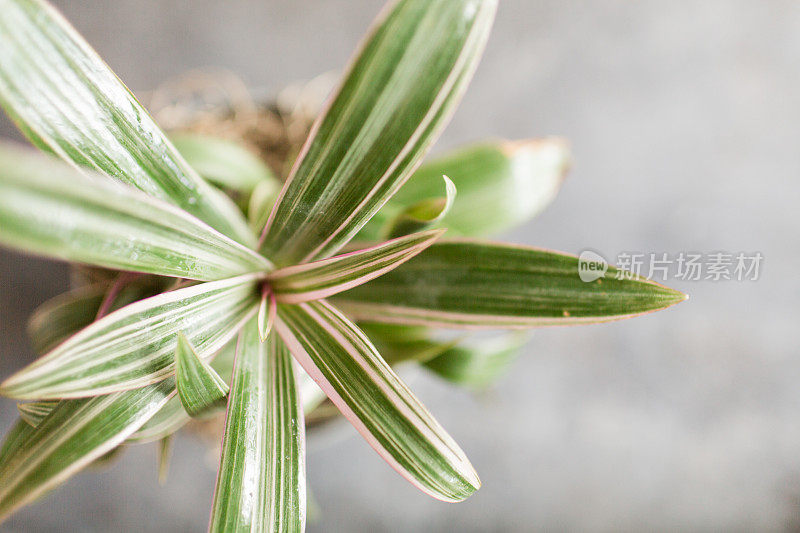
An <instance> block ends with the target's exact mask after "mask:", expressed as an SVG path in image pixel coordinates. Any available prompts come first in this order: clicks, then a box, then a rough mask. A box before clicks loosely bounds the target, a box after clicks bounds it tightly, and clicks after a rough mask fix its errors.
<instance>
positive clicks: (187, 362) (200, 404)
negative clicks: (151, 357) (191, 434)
mask: <svg viewBox="0 0 800 533" xmlns="http://www.w3.org/2000/svg"><path fill="white" fill-rule="evenodd" d="M175 375H176V378H177V383H178V396H180V399H181V403H182V404H183V408H184V409H186V412H187V413H189V415H190V416H192V417H195V418H202V417H206V416H209V415H212V414H214V413H216V412H217V411H220V410H222V409H224V408H225V406H226V405H227V401H228V391H229V390H230V389H229V388H228V385H226V384H225V381H224V380H223V379H222V378H221V377H220V376H219V374H217V373H216V372H215V371H214V369H213V368H211V366H210V365H209V364H208V363H206V362H205V361H203V360H202V359H200V357H198V355H197V352H195V351H194V348H193V347H192V345H191V343H190V342H189V339H187V338H186V336H185V335H184V334H183V333H182V332H179V333H178V345H177V347H176V348H175Z"/></svg>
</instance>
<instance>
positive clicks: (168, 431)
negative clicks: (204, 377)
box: [127, 336, 238, 444]
mask: <svg viewBox="0 0 800 533" xmlns="http://www.w3.org/2000/svg"><path fill="white" fill-rule="evenodd" d="M237 340H238V336H237V337H234V338H233V339H231V340H230V341H228V343H227V344H226V345H225V346H223V347H222V349H221V350H220V351H219V352H218V353H217V354H216V355H214V360H213V361H211V368H213V369H214V371H215V372H216V373H217V374H219V375H220V376H221V377H222V378H223V379H224V380H225V383H226V384H229V383H230V381H231V374H232V373H233V363H234V360H235V358H236V344H237ZM190 420H191V417H190V416H189V413H187V412H186V410H185V409H184V408H183V403H181V399H180V396H178V395H177V394H176V395H175V396H173V397H172V398H170V399H169V401H168V402H167V403H166V404H165V405H164V407H162V408H161V410H159V411H158V413H156V414H155V415H154V416H153V418H151V419H150V420H148V421H147V422H146V423H145V425H143V426H142V427H141V428H139V430H138V431H137V432H136V433H134V434H133V435H131V436H130V437H129V438H128V440H127V442H130V443H135V444H145V443H150V442H156V441H159V440H161V439H163V438H164V437H168V436H169V435H172V434H173V433H175V432H176V431H178V430H179V429H180V428H182V427H183V426H184V425H186V423H187V422H189V421H190Z"/></svg>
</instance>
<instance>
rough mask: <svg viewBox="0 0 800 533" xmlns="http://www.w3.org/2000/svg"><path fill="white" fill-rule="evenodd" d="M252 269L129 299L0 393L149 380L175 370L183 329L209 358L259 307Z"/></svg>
mask: <svg viewBox="0 0 800 533" xmlns="http://www.w3.org/2000/svg"><path fill="white" fill-rule="evenodd" d="M257 279H258V278H257V276H255V275H245V276H239V277H237V278H231V279H229V280H222V281H214V282H209V283H201V284H198V285H194V286H191V287H186V288H183V289H178V290H175V291H171V292H167V293H163V294H160V295H158V296H154V297H152V298H147V299H145V300H141V301H138V302H136V303H133V304H131V305H128V306H126V307H124V308H122V309H120V310H118V311H115V312H114V313H111V314H109V315H107V316H106V317H104V318H102V319H101V320H98V321H97V322H95V323H93V324H92V325H90V326H89V327H87V328H85V329H83V330H82V331H80V332H79V333H77V334H75V335H74V336H72V337H70V338H69V339H67V340H66V341H65V342H64V343H62V344H61V345H59V346H58V347H56V348H55V349H54V350H53V351H52V352H50V353H49V354H47V355H45V356H43V357H41V358H39V359H38V360H36V361H34V362H33V363H31V364H30V365H29V366H27V367H25V368H23V369H22V370H21V371H19V372H17V373H16V374H14V375H13V376H11V377H10V378H8V379H7V380H6V381H5V382H4V383H2V385H0V392H2V394H4V395H6V396H10V397H12V398H20V399H60V398H76V397H82V396H90V395H96V394H105V393H109V392H116V391H120V390H126V389H131V388H136V387H141V386H144V385H148V384H150V383H155V382H157V381H160V380H162V379H165V378H166V377H168V376H170V375H172V374H173V373H174V351H175V346H176V344H177V342H176V335H177V333H178V332H179V331H183V332H184V333H185V334H186V336H187V338H188V339H189V340H190V341H191V342H192V344H193V345H194V346H195V347H196V349H197V351H198V354H199V355H200V356H201V357H203V358H207V357H210V356H211V355H213V354H214V353H215V352H216V351H217V350H219V349H220V348H221V347H222V346H223V345H224V344H225V343H226V342H227V341H228V340H229V339H230V338H232V337H233V335H235V334H236V332H237V331H238V329H239V327H240V325H241V324H243V323H244V321H246V320H247V318H248V317H249V316H251V315H252V314H254V313H255V312H256V309H257V302H258V299H257V295H256V280H257Z"/></svg>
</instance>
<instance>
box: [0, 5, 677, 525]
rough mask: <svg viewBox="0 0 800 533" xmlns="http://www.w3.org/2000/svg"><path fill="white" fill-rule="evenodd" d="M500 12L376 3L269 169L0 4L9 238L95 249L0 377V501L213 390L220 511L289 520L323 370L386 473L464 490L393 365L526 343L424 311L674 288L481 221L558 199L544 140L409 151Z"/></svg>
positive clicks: (555, 147)
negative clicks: (191, 127) (162, 114)
mask: <svg viewBox="0 0 800 533" xmlns="http://www.w3.org/2000/svg"><path fill="white" fill-rule="evenodd" d="M495 9H496V0H399V1H397V2H395V3H393V4H391V5H390V6H389V7H388V8H387V9H385V10H384V12H383V14H382V15H381V16H380V18H379V19H378V21H377V22H376V23H375V25H374V27H373V29H372V31H371V32H370V34H369V36H368V38H367V39H366V40H365V41H364V43H363V44H362V46H361V48H360V49H359V51H358V53H357V55H356V56H355V58H354V60H353V61H352V63H351V65H350V67H349V68H348V70H347V72H346V74H345V76H344V79H343V81H342V83H341V85H340V86H339V87H338V89H337V90H336V91H334V93H333V96H332V97H331V98H330V99H329V103H328V105H327V106H326V107H325V109H324V110H323V111H322V112H321V113H320V114H319V117H318V118H317V120H316V121H315V123H314V125H313V127H312V128H311V130H310V133H309V135H308V138H307V141H306V142H305V144H304V145H303V146H302V149H300V150H299V153H297V154H296V158H293V161H294V162H293V165H291V171H290V172H289V173H288V175H287V176H286V178H285V180H284V181H285V183H284V184H283V186H282V188H281V184H280V180H279V179H277V178H275V177H274V175H273V174H272V173H271V172H270V170H269V169H268V168H267V167H266V166H265V165H264V163H263V162H262V161H261V160H260V159H258V158H257V157H254V156H253V155H252V154H251V153H250V152H248V151H246V150H243V149H242V148H241V147H240V146H238V145H235V144H231V143H230V142H227V141H223V140H219V139H208V138H204V137H202V136H200V137H198V136H191V135H183V136H178V137H176V138H175V144H173V142H172V141H170V140H168V138H167V137H166V135H165V134H164V133H163V132H162V130H160V129H159V127H158V126H157V125H156V124H155V122H154V121H153V119H152V118H151V117H150V115H149V114H148V113H147V111H145V110H144V109H143V107H142V106H141V105H140V104H139V103H138V101H137V100H136V99H135V98H134V97H133V96H132V95H131V93H130V92H129V91H128V90H127V89H126V87H125V86H124V85H123V84H122V83H121V82H120V81H119V80H118V79H117V77H116V76H115V75H114V74H113V73H112V72H111V71H110V70H109V69H108V67H107V66H106V65H105V64H104V63H103V62H102V60H101V59H100V58H99V57H98V56H97V55H96V54H95V52H94V51H93V50H92V49H91V48H90V47H89V45H88V44H87V43H86V42H84V41H83V39H81V37H80V36H79V35H78V34H77V33H76V32H75V30H74V29H73V28H72V27H70V26H69V24H68V23H67V22H66V21H65V20H64V19H63V18H62V17H61V16H60V15H59V14H58V13H57V12H56V11H55V10H54V9H53V8H52V7H50V6H49V5H47V4H45V3H44V0H0V104H2V107H3V108H4V109H5V111H6V112H7V113H8V115H9V116H10V117H11V119H12V120H13V121H14V122H15V123H16V124H17V126H18V127H19V128H20V130H21V131H22V132H23V133H24V134H25V135H26V136H27V137H28V139H29V140H30V141H31V142H32V143H33V144H34V145H36V146H37V147H38V148H40V149H42V150H43V151H44V152H46V153H47V154H48V155H41V154H38V155H37V154H34V153H32V152H30V151H28V150H27V149H22V148H18V147H12V146H8V145H3V146H0V242H1V243H3V244H5V245H7V246H10V247H13V248H17V249H20V250H24V251H28V252H32V253H36V254H40V255H43V256H46V257H51V258H58V259H64V260H68V261H72V262H75V263H79V264H82V265H85V266H83V267H81V268H80V269H79V270H78V271H79V272H80V273H82V276H81V277H82V279H83V281H82V282H79V283H77V284H76V288H74V289H73V290H72V291H71V292H69V293H66V294H64V295H62V296H60V297H58V298H56V299H55V300H54V301H51V302H48V303H47V304H45V305H44V306H43V307H42V308H41V309H40V310H39V311H37V313H36V315H35V316H34V317H33V318H32V320H31V325H30V329H31V335H32V338H33V343H34V348H35V349H36V350H37V351H38V352H40V353H41V354H42V356H41V357H40V358H39V359H38V360H36V361H34V362H33V363H31V364H29V365H28V366H26V367H25V368H23V369H21V370H20V371H18V372H17V373H16V374H14V375H12V376H10V377H8V378H7V379H6V380H5V381H4V382H3V383H2V385H1V386H0V392H2V394H3V395H5V396H7V397H9V398H13V399H16V400H24V402H23V403H20V404H19V408H20V413H21V418H20V421H19V422H18V423H17V424H16V425H15V426H14V427H13V428H12V429H11V432H10V433H9V435H8V437H7V438H6V441H5V443H4V444H3V446H2V449H0V519H2V518H4V517H7V516H8V515H9V514H10V513H11V512H12V511H14V510H15V509H17V508H18V507H20V506H21V505H24V504H26V503H29V502H31V501H32V500H34V499H35V498H37V497H38V496H40V495H42V494H44V493H46V492H47V491H49V490H50V489H52V488H53V487H55V486H56V485H58V484H59V483H61V482H63V481H64V480H65V479H67V478H68V477H69V476H71V475H72V474H74V473H75V472H77V471H79V470H80V469H82V468H84V467H86V466H87V465H89V464H90V463H93V462H96V461H100V460H102V459H104V458H105V457H107V456H108V455H109V454H112V453H114V451H115V450H117V449H118V448H119V447H120V446H121V445H123V444H124V443H131V442H151V441H156V440H161V441H162V450H163V452H164V454H166V453H168V439H169V437H170V435H171V434H172V433H174V432H175V431H177V430H178V429H179V428H180V427H181V426H183V425H184V424H185V423H186V422H187V421H188V420H189V419H190V417H201V418H207V417H213V416H214V415H215V414H216V413H217V412H219V413H221V412H223V411H225V409H226V407H227V411H226V418H225V430H224V431H225V433H224V439H223V446H222V452H221V458H220V465H219V474H218V478H217V486H216V492H215V496H214V501H213V510H212V515H211V526H210V527H211V529H212V530H214V531H239V530H259V531H261V530H286V531H296V530H302V529H303V526H304V521H305V471H304V468H305V466H304V435H305V423H304V422H305V421H304V408H305V409H306V410H307V411H309V410H311V409H313V408H314V407H315V406H316V405H317V404H319V402H320V401H321V400H322V398H323V396H322V395H321V393H320V392H319V389H321V390H322V391H324V394H325V395H327V397H328V398H329V400H330V401H331V402H332V403H333V404H335V406H336V407H337V408H338V409H339V411H340V412H341V413H342V414H343V415H344V416H345V417H346V418H347V419H348V420H349V421H350V422H351V423H352V424H353V425H354V426H355V428H356V429H357V430H358V431H359V432H360V433H361V434H362V436H363V437H364V438H365V439H366V440H367V442H369V444H370V445H371V446H372V447H373V448H374V449H375V450H376V451H377V452H378V453H379V454H380V455H381V456H382V457H383V458H384V459H385V460H386V461H387V462H388V463H389V464H390V465H391V466H392V467H393V468H395V469H396V470H397V471H398V472H399V473H400V474H401V475H402V476H404V477H405V478H406V479H408V480H409V481H410V482H411V483H413V484H414V485H416V486H417V487H419V488H420V489H421V490H422V491H424V492H426V493H428V494H430V495H431V496H434V497H436V498H439V499H441V500H444V501H450V502H456V501H460V500H463V499H465V498H467V497H469V496H470V495H471V494H472V493H473V492H474V491H475V490H477V489H478V487H479V486H480V481H479V479H478V476H477V474H476V473H475V470H474V469H473V467H472V465H471V464H470V462H469V461H468V460H467V457H466V455H465V454H464V452H463V451H462V450H461V449H460V448H459V447H458V445H457V444H456V443H455V442H454V441H453V439H452V438H451V437H450V436H449V435H448V434H447V433H446V432H445V430H444V429H443V428H442V427H441V426H440V425H439V423H438V422H437V421H436V420H435V419H434V418H433V416H432V415H431V414H430V413H429V412H428V410H427V409H426V408H425V407H424V406H423V405H422V404H421V403H420V402H419V400H417V399H416V398H415V396H414V395H413V393H412V392H411V391H410V390H409V388H408V387H407V386H406V385H405V384H404V383H403V382H402V380H401V379H400V378H399V377H398V375H397V374H396V373H395V371H394V370H393V369H392V365H396V364H397V363H399V362H401V361H404V360H415V361H417V362H420V363H423V364H425V365H426V366H427V367H428V368H430V369H431V370H433V371H434V372H437V373H438V374H440V375H441V376H442V377H444V378H446V379H450V380H453V381H456V382H460V383H467V384H478V385H479V384H484V383H486V382H488V381H490V380H491V379H492V377H493V376H495V375H496V373H497V371H498V370H499V369H500V368H502V367H503V366H504V365H505V364H506V362H507V361H508V360H509V359H510V358H511V356H512V354H513V353H514V352H515V351H516V348H517V347H518V346H519V345H520V343H521V340H522V339H523V338H522V337H520V335H518V334H513V335H511V334H509V335H508V336H507V337H500V338H497V339H494V340H490V342H489V345H483V346H481V347H478V348H475V347H472V346H470V345H468V344H465V343H464V342H463V338H461V337H459V338H457V339H456V340H449V341H443V340H438V339H437V337H436V336H435V331H434V330H433V329H431V328H434V327H435V328H458V329H465V328H489V329H520V328H531V327H537V326H545V325H569V324H586V323H596V322H605V321H609V320H615V319H619V318H626V317H630V316H634V315H638V314H641V313H646V312H649V311H653V310H657V309H662V308H664V307H667V306H669V305H671V304H673V303H676V302H679V301H681V300H683V299H684V295H682V294H681V293H678V292H676V291H673V290H671V289H668V288H665V287H662V286H660V285H657V284H655V283H653V282H650V281H648V280H645V279H641V278H638V277H635V276H617V270H616V269H614V268H613V267H610V268H609V269H608V271H607V272H606V273H605V274H604V275H602V276H601V277H600V278H599V279H597V280H596V281H594V282H591V283H584V282H582V281H581V280H580V278H579V276H578V260H577V258H576V257H573V256H570V255H566V254H562V253H556V252H551V251H547V250H542V249H536V248H530V247H527V246H517V245H508V244H495V243H491V242H487V241H482V240H475V239H474V238H473V237H476V236H483V235H485V234H488V233H491V232H494V231H499V230H503V229H506V228H508V227H510V226H511V225H513V224H516V223H519V222H521V221H523V220H525V219H528V218H529V217H531V216H532V215H534V214H535V213H536V212H538V211H539V210H540V209H542V208H543V207H544V206H545V205H546V204H547V203H548V202H549V201H550V200H551V199H552V197H553V196H554V194H555V192H556V191H557V189H558V185H559V183H560V180H561V178H562V176H563V173H564V171H565V169H566V163H567V153H566V148H565V147H564V144H563V143H562V142H560V141H558V140H542V141H526V142H517V143H512V142H494V143H487V144H483V145H478V146H474V147H470V148H467V149H464V150H461V151H457V152H455V153H453V154H451V155H447V156H445V157H443V158H441V159H438V160H436V161H433V162H430V163H427V164H426V165H424V166H422V167H420V168H417V167H418V165H419V163H420V162H421V160H422V158H423V156H424V155H425V154H426V152H427V151H428V149H429V148H430V146H431V144H432V143H433V142H434V141H435V139H436V138H437V136H438V135H439V134H440V132H441V131H442V129H443V128H444V126H445V124H446V122H447V121H448V119H449V118H450V116H451V115H452V113H453V111H454V109H455V106H456V104H457V102H458V100H459V99H460V97H461V95H462V94H463V92H464V90H465V88H466V86H467V83H468V81H469V79H470V77H471V76H472V73H473V71H474V70H475V67H476V65H477V63H478V59H479V57H480V55H481V53H482V50H483V48H484V45H485V43H486V40H487V37H488V35H489V30H490V27H491V25H492V20H493V18H494V13H495ZM176 145H177V146H179V147H180V149H181V152H182V154H181V153H180V152H179V151H178V150H177V149H176V148H175V146H176ZM59 159H60V160H61V161H59ZM201 175H202V176H203V178H201V177H200V176H201ZM204 178H205V179H204ZM206 179H207V180H208V181H206ZM209 182H211V183H213V184H214V185H211V184H209ZM215 185H216V186H218V187H220V188H221V189H224V190H225V191H226V192H229V193H231V194H230V195H228V196H226V195H225V194H223V193H222V192H221V191H220V189H219V188H216V187H215ZM233 200H235V201H233ZM240 207H241V209H240ZM445 229H446V230H447V237H443V236H442V234H443V233H444V232H445ZM618 278H619V279H618ZM484 342H485V341H484ZM379 351H380V353H379ZM295 362H297V363H299V365H296V364H295ZM309 377H310V378H309ZM314 383H316V385H318V386H319V389H317V388H316V386H315V385H314Z"/></svg>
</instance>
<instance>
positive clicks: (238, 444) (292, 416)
mask: <svg viewBox="0 0 800 533" xmlns="http://www.w3.org/2000/svg"><path fill="white" fill-rule="evenodd" d="M238 350H239V353H238V354H237V357H236V364H235V367H234V376H233V382H232V383H231V394H230V402H229V404H228V414H227V419H226V422H225V436H224V438H223V443H222V457H221V458H220V470H219V473H218V477H217V487H216V491H215V493H214V504H213V507H212V512H211V525H210V527H209V529H210V531H212V532H218V531H219V532H222V531H224V532H236V531H302V530H303V526H304V522H305V456H304V454H305V452H304V432H305V429H304V422H303V414H302V408H301V406H300V398H299V396H298V394H297V390H296V384H295V379H294V374H293V369H292V358H291V355H290V354H289V352H288V350H287V349H286V347H285V346H284V345H283V342H282V341H281V340H280V339H279V338H277V336H275V335H274V334H273V335H271V336H270V338H269V339H268V340H267V342H266V343H262V342H261V339H260V335H259V331H258V324H257V323H256V321H255V320H252V321H250V322H249V323H248V324H247V325H246V326H245V328H244V330H243V331H242V333H241V336H240V339H239V348H238Z"/></svg>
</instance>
